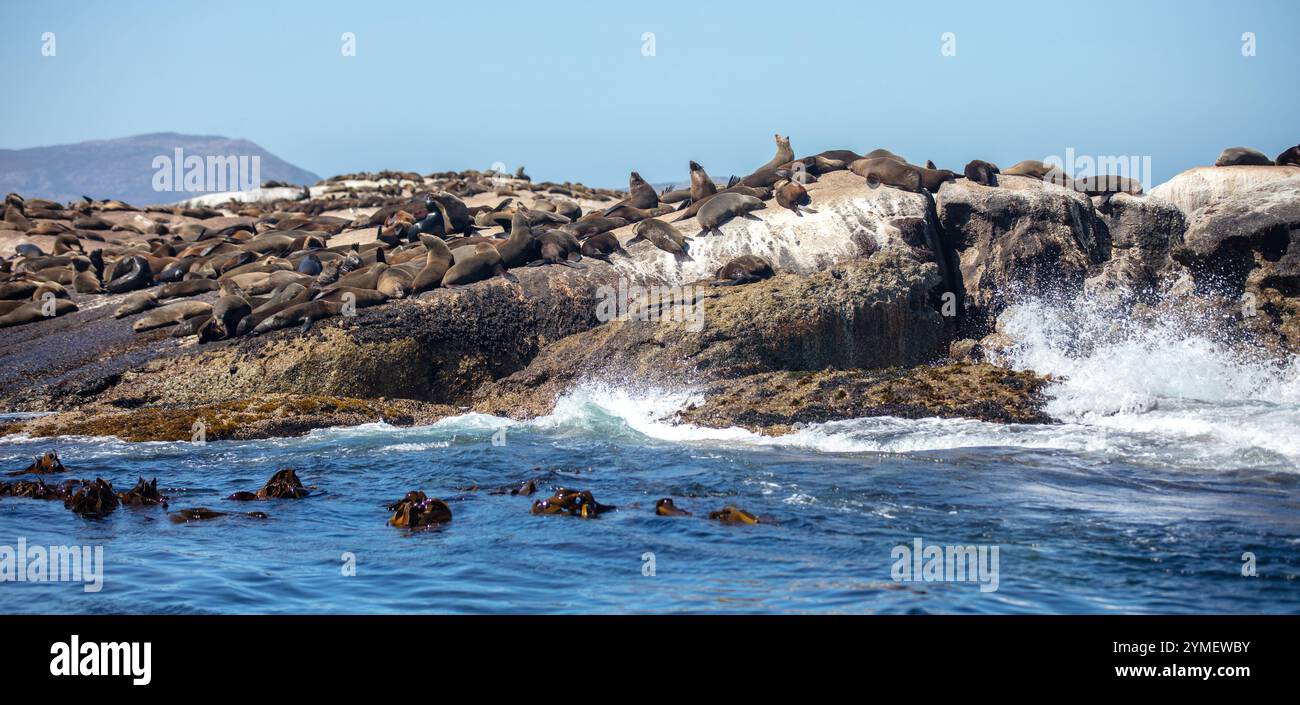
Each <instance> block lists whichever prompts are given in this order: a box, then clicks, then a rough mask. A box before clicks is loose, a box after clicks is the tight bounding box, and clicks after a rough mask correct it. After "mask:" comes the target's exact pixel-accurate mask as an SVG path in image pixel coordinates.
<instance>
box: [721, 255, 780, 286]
mask: <svg viewBox="0 0 1300 705" xmlns="http://www.w3.org/2000/svg"><path fill="white" fill-rule="evenodd" d="M774 274H775V272H773V271H772V263H771V262H768V261H767V260H766V259H764V258H762V257H759V256H758V255H741V256H740V257H737V258H735V259H733V260H731V261H730V262H728V263H726V264H724V265H723V266H721V267H719V268H718V272H717V277H716V279H715V280H714V281H713V282H712V283H711V284H710V285H711V286H737V285H740V284H751V283H753V282H756V281H761V280H763V279H767V278H769V277H771V276H773V275H774Z"/></svg>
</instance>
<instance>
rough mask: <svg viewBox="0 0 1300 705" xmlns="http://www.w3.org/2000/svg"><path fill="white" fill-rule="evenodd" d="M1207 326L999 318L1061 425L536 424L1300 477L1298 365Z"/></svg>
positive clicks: (590, 392)
mask: <svg viewBox="0 0 1300 705" xmlns="http://www.w3.org/2000/svg"><path fill="white" fill-rule="evenodd" d="M1198 325H1199V324H1195V323H1192V322H1191V321H1187V320H1177V319H1170V320H1164V321H1157V322H1154V323H1149V322H1148V323H1138V322H1134V321H1129V320H1122V319H1116V318H1115V317H1113V316H1111V315H1110V314H1109V313H1108V312H1107V311H1105V310H1104V309H1102V308H1100V307H1094V306H1091V305H1089V304H1088V302H1079V303H1078V304H1077V305H1075V306H1071V307H1065V308H1061V307H1054V306H1051V305H1048V304H1041V303H1033V302H1031V303H1028V304H1024V305H1022V306H1019V307H1018V308H1017V309H1015V310H1014V311H1011V312H1009V313H1008V315H1007V316H1006V317H1005V318H1004V327H1005V330H1006V332H1008V333H1009V334H1011V335H1012V336H1014V337H1015V338H1017V339H1018V340H1019V341H1021V342H1020V344H1019V345H1017V346H1016V347H1015V348H1014V349H1013V350H1012V351H1010V353H1009V354H1008V359H1007V362H1008V363H1009V364H1010V366H1012V367H1015V368H1017V369H1032V370H1034V371H1036V372H1039V373H1042V374H1050V375H1052V376H1053V377H1055V378H1056V379H1057V380H1058V382H1057V383H1056V384H1054V385H1053V386H1052V387H1050V391H1049V396H1050V399H1049V402H1048V404H1047V411H1048V413H1050V414H1052V415H1053V416H1054V417H1056V418H1057V419H1059V420H1060V421H1061V422H1062V423H1059V424H1050V425H1026V424H995V423H986V422H983V421H976V420H971V419H942V418H926V419H901V418H894V417H877V418H863V419H850V420H844V421H834V422H828V423H818V424H810V425H807V426H804V427H802V428H800V429H798V430H796V431H795V432H794V433H791V434H788V435H785V436H780V437H775V438H773V437H768V436H763V435H760V434H755V433H752V432H750V431H747V430H745V429H741V428H723V429H712V428H704V427H700V426H694V425H690V424H681V423H678V422H677V421H676V420H675V419H676V413H677V412H678V411H679V410H680V409H682V408H684V407H685V406H687V405H688V404H691V403H698V402H699V401H700V400H701V397H700V395H699V394H698V393H697V392H695V391H692V390H689V389H683V390H663V389H649V388H640V389H635V390H634V389H630V388H621V387H612V386H609V385H607V384H588V385H582V386H579V387H577V388H575V389H573V390H571V391H570V392H569V393H568V394H566V395H565V396H564V397H562V398H561V399H560V401H559V403H558V404H557V405H556V408H555V411H554V412H553V413H552V414H551V415H549V416H547V417H545V418H543V419H539V420H538V421H536V422H534V423H535V424H536V425H537V426H538V427H541V428H556V427H577V428H591V427H594V426H596V425H597V424H600V423H604V424H605V425H609V424H610V423H621V425H623V426H624V427H626V428H627V429H630V430H631V431H634V432H636V433H638V434H641V435H643V436H647V437H651V438H656V439H660V440H666V441H673V442H700V443H705V444H711V445H716V444H718V443H723V444H731V443H738V444H743V445H750V446H754V445H757V446H781V447H790V448H799V449H807V450H813V451H818V452H828V453H855V452H890V453H910V452H925V451H936V450H951V449H957V448H972V447H1011V448H1032V449H1049V450H1050V449H1055V450H1063V451H1070V452H1079V453H1093V454H1099V455H1102V456H1105V457H1106V458H1108V459H1112V460H1122V461H1127V462H1136V463H1144V464H1156V465H1164V466H1172V467H1183V468H1202V469H1225V470H1226V469H1238V468H1267V469H1271V470H1285V471H1296V470H1297V469H1300V434H1298V433H1296V431H1297V429H1300V361H1297V360H1296V359H1295V358H1292V359H1289V360H1283V361H1280V362H1279V361H1275V360H1274V361H1269V360H1267V359H1264V358H1263V357H1259V356H1257V357H1251V356H1250V355H1249V353H1250V351H1249V350H1246V351H1245V352H1243V351H1242V350H1239V349H1236V348H1234V347H1232V346H1231V345H1229V344H1227V343H1224V342H1222V341H1219V340H1217V339H1215V338H1214V337H1213V336H1212V335H1211V334H1210V332H1209V331H1206V330H1204V329H1202V328H1199V327H1198Z"/></svg>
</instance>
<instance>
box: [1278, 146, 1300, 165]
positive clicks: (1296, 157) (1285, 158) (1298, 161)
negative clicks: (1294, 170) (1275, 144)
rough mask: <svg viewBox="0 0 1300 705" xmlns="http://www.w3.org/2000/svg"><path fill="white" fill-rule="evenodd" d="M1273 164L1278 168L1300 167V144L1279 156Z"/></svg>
mask: <svg viewBox="0 0 1300 705" xmlns="http://www.w3.org/2000/svg"><path fill="white" fill-rule="evenodd" d="M1273 163H1274V164H1276V165H1278V166H1300V144H1298V145H1296V146H1294V147H1292V148H1290V149H1288V150H1286V151H1285V152H1282V153H1281V154H1279V155H1277V159H1274V160H1273Z"/></svg>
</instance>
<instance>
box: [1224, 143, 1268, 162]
mask: <svg viewBox="0 0 1300 705" xmlns="http://www.w3.org/2000/svg"><path fill="white" fill-rule="evenodd" d="M1214 165H1215V166H1272V165H1273V160H1271V159H1269V158H1268V157H1266V156H1264V153H1263V152H1261V151H1259V150H1258V149H1251V148H1250V147H1229V148H1227V149H1225V150H1223V153H1222V154H1220V155H1219V158H1218V159H1216V160H1214Z"/></svg>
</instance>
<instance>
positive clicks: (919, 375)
mask: <svg viewBox="0 0 1300 705" xmlns="http://www.w3.org/2000/svg"><path fill="white" fill-rule="evenodd" d="M1049 383H1050V380H1049V379H1046V378H1044V377H1040V376H1038V375H1036V374H1034V373H1032V372H1016V371H1011V370H1007V369H1005V368H1002V367H995V366H993V365H990V364H987V363H986V364H970V363H950V364H946V365H938V366H928V365H923V366H919V367H915V368H912V369H906V370H902V369H887V370H847V371H825V372H768V373H763V374H758V375H751V376H748V377H741V378H738V379H728V380H721V381H718V382H714V383H711V384H708V385H706V386H705V387H704V389H703V394H704V401H703V402H702V403H700V404H696V405H692V406H690V407H688V408H686V409H684V410H682V411H681V412H680V413H679V414H678V418H679V420H681V421H684V422H687V423H693V424H698V425H702V426H710V427H714V428H728V427H732V426H740V427H742V428H747V429H749V430H751V431H755V432H759V433H765V434H772V435H778V434H783V433H788V432H790V431H792V430H794V428H795V426H796V424H804V423H819V422H823V421H834V420H838V419H850V418H861V417H866V416H901V417H905V418H922V417H930V416H941V417H963V418H975V419H982V420H985V421H996V422H1006V423H1049V422H1051V418H1050V417H1049V416H1048V415H1047V414H1046V413H1044V412H1043V410H1042V406H1043V403H1044V402H1045V397H1044V394H1043V390H1044V388H1045V387H1046V386H1047V385H1048V384H1049Z"/></svg>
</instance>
